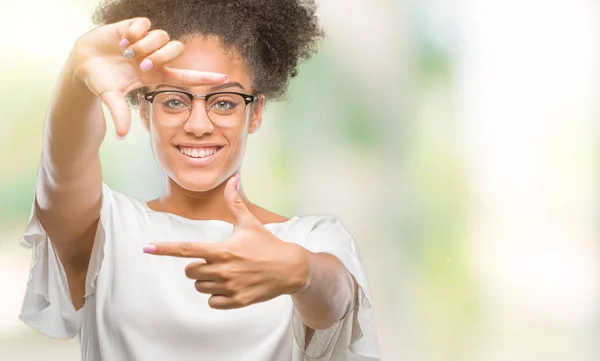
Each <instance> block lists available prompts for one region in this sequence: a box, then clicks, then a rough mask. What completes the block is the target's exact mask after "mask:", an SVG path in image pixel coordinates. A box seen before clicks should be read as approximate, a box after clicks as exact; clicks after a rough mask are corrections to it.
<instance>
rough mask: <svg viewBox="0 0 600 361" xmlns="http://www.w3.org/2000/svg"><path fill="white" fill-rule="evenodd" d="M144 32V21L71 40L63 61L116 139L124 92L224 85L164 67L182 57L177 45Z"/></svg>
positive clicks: (125, 125) (126, 123)
mask: <svg viewBox="0 0 600 361" xmlns="http://www.w3.org/2000/svg"><path fill="white" fill-rule="evenodd" d="M150 28H151V23H150V20H148V19H147V18H134V19H128V20H124V21H121V22H118V23H115V24H109V25H105V26H101V27H98V28H96V29H94V30H92V31H90V32H88V33H87V34H85V35H83V36H82V37H81V38H79V40H77V42H76V44H75V46H74V48H73V51H72V53H71V56H70V58H69V64H70V65H71V69H72V70H73V74H74V75H75V76H76V77H77V78H78V79H79V80H80V81H82V82H83V83H84V84H85V85H86V86H87V87H88V89H89V90H90V91H91V92H92V93H93V94H95V95H97V96H99V97H100V98H101V99H102V102H104V104H105V105H106V106H107V107H108V109H109V111H110V113H111V115H112V118H113V121H114V123H115V128H116V132H117V135H118V136H120V137H123V136H125V135H126V134H127V133H128V131H129V127H130V117H129V107H128V106H127V102H126V101H125V95H126V94H127V93H129V92H130V91H132V90H134V89H137V88H140V87H142V86H146V85H151V84H159V83H165V84H171V85H179V86H203V85H216V84H221V83H223V82H226V81H227V76H226V75H225V74H217V73H207V72H199V71H192V70H183V69H172V68H168V67H165V64H167V63H168V62H170V61H171V60H174V59H175V58H177V57H179V56H180V55H181V54H182V53H183V44H182V43H181V42H179V41H170V38H169V34H167V33H166V32H165V31H163V30H150Z"/></svg>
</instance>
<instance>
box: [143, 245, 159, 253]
mask: <svg viewBox="0 0 600 361" xmlns="http://www.w3.org/2000/svg"><path fill="white" fill-rule="evenodd" d="M154 252H156V246H155V245H153V244H147V245H145V246H144V253H154Z"/></svg>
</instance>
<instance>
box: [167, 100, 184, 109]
mask: <svg viewBox="0 0 600 361" xmlns="http://www.w3.org/2000/svg"><path fill="white" fill-rule="evenodd" d="M165 105H166V106H168V107H169V108H185V107H187V106H186V105H185V104H184V103H183V102H182V101H181V100H179V99H168V100H167V101H165Z"/></svg>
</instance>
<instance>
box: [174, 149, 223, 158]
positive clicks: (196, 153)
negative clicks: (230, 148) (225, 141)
mask: <svg viewBox="0 0 600 361" xmlns="http://www.w3.org/2000/svg"><path fill="white" fill-rule="evenodd" d="M221 148H223V147H219V146H215V147H203V148H191V147H181V146H178V147H177V149H178V150H179V152H180V153H181V154H183V155H185V156H186V157H190V158H196V159H199V158H208V157H210V156H211V155H214V154H216V153H217V152H218V151H219V150H221Z"/></svg>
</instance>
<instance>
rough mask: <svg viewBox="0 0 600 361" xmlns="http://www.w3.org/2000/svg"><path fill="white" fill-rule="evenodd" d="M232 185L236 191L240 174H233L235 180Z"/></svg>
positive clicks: (238, 188)
mask: <svg viewBox="0 0 600 361" xmlns="http://www.w3.org/2000/svg"><path fill="white" fill-rule="evenodd" d="M233 185H234V186H235V190H236V191H239V190H240V175H239V174H236V175H235V180H234V181H233Z"/></svg>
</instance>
